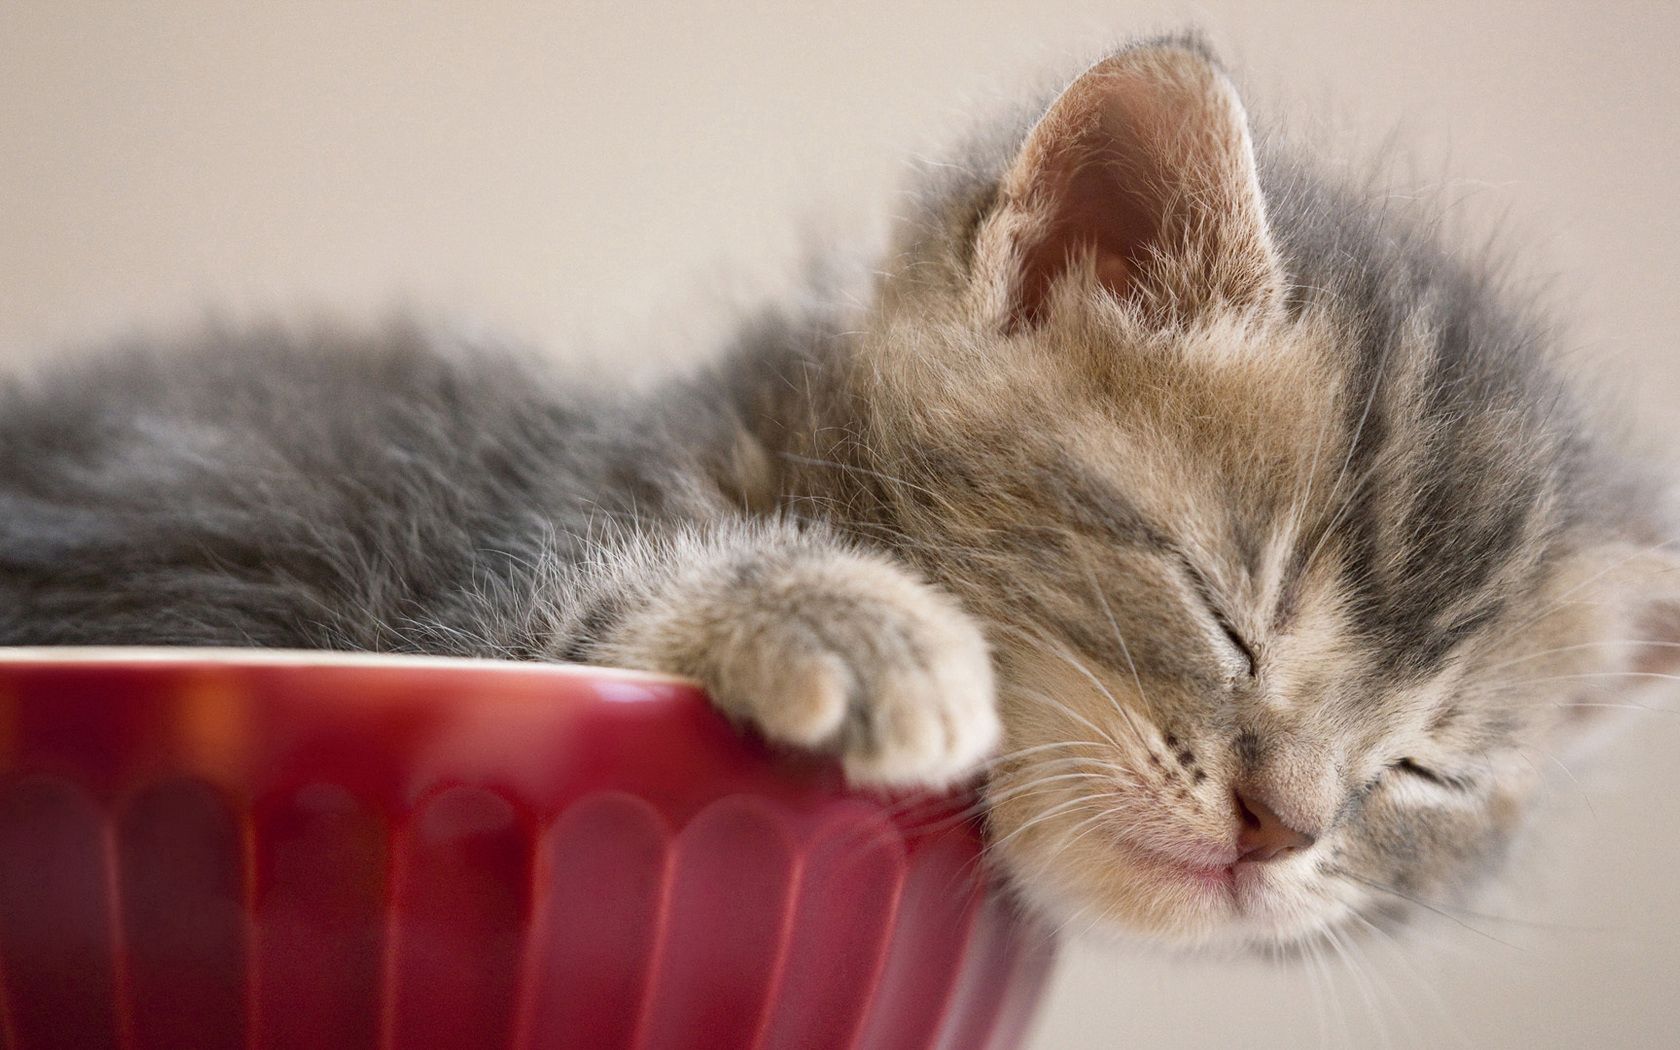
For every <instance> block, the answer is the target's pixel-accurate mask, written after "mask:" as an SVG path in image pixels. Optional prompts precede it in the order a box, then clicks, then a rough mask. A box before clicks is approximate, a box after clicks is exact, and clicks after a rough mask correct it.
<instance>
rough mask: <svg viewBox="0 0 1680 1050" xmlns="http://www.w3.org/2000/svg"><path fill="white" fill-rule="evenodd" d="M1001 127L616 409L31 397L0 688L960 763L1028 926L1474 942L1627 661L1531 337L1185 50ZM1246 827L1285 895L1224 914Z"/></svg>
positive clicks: (1516, 307) (1615, 503) (343, 396)
mask: <svg viewBox="0 0 1680 1050" xmlns="http://www.w3.org/2000/svg"><path fill="white" fill-rule="evenodd" d="M1039 113H1040V114H1041V115H1040V116H1039V117H1038V118H1037V119H1035V120H1032V121H1029V122H1024V123H1022V124H1020V125H1019V126H1017V127H1013V128H1009V127H1004V128H1000V129H998V131H997V133H996V134H994V135H993V136H991V137H990V139H989V140H988V141H990V142H991V143H993V145H990V146H982V147H976V148H975V149H974V150H973V151H972V152H971V153H970V154H969V155H968V156H966V157H964V158H962V159H961V160H960V161H959V162H958V163H955V164H952V165H948V166H944V167H942V168H941V169H939V175H938V177H937V178H934V179H931V180H929V181H928V182H927V183H926V184H925V185H924V186H923V188H922V193H921V196H920V198H919V200H920V202H921V205H920V207H919V208H918V209H917V210H916V212H915V214H914V215H912V216H911V217H910V218H909V219H908V220H906V221H905V222H904V223H903V225H902V227H901V229H900V230H899V233H898V237H897V240H896V242H895V245H894V248H893V250H892V252H891V253H890V255H889V256H888V257H887V258H886V259H885V260H884V261H883V263H882V273H881V276H880V277H879V280H878V282H877V284H876V286H875V287H874V289H873V291H872V293H870V294H869V295H868V296H866V297H865V300H866V303H865V306H864V307H862V308H861V309H860V310H859V311H858V312H857V313H856V314H852V313H842V312H840V311H838V310H837V311H835V312H832V313H829V312H822V311H817V312H812V313H804V314H798V315H792V314H771V315H767V316H765V317H764V318H761V319H760V320H758V321H756V322H754V323H752V324H749V325H747V326H745V327H744V328H743V330H742V332H741V334H740V335H739V337H738V339H737V340H736V342H735V344H734V345H733V346H731V347H729V348H728V349H727V351H726V352H725V353H724V354H723V355H721V356H720V358H719V360H718V363H717V364H716V365H715V366H714V367H712V368H710V369H708V370H707V371H705V372H704V373H703V374H701V375H698V376H694V377H688V378H682V379H674V380H671V381H670V382H669V383H667V384H665V385H664V386H663V387H661V388H659V389H658V390H656V391H654V392H652V393H651V394H649V395H647V396H631V395H629V394H626V393H621V392H615V391H612V390H610V389H602V388H595V387H591V388H584V387H582V386H579V385H577V384H576V383H574V382H572V381H568V380H567V379H566V378H565V377H563V376H560V375H556V374H555V373H554V372H553V370H552V369H551V368H548V367H544V366H542V365H539V364H536V363H533V362H529V361H525V360H523V359H520V358H518V357H516V356H512V355H508V354H506V353H501V352H496V351H493V350H487V349H484V348H476V347H470V346H462V345H457V344H455V343H452V342H450V341H448V340H447V339H445V338H444V337H442V336H439V335H436V334H429V333H426V332H422V331H419V330H413V329H399V330H393V331H388V332H385V333H382V334H380V335H377V336H370V337H367V338H360V339H358V338H351V337H345V336H342V335H335V334H320V335H316V336H299V335H295V334H288V333H285V332H282V331H268V332H257V333H243V334H237V335H235V334H226V333H218V334H215V335H212V336H210V337H207V338H205V339H203V340H202V341H200V342H199V343H198V344H197V345H195V346H192V347H173V348H166V349H160V348H151V347H124V348H120V349H119V350H117V351H115V352H111V353H107V354H104V355H100V356H98V357H97V358H94V359H92V360H89V361H85V362H80V363H73V364H68V365H66V366H64V367H62V368H60V369H57V370H55V371H54V372H52V373H51V374H50V375H48V376H47V377H46V378H44V379H41V380H38V381H36V382H34V383H31V384H19V385H17V386H16V388H15V389H13V390H12V391H11V392H10V393H9V394H8V395H7V396H6V398H5V400H4V403H3V405H0V643H5V644H13V645H19V644H32V645H37V644H53V645H63V644H93V643H99V644H108V643H123V644H141V643H144V644H166V645H256V646H291V647H309V648H330V649H365V650H381V651H396V652H425V653H441V654H460V655H489V656H500V657H510V658H516V659H537V660H573V661H588V662H595V663H606V664H617V665H625V666H631V667H642V668H651V669H657V670H662V671H670V672H676V673H681V674H687V675H692V676H695V677H698V678H699V679H701V680H702V681H703V682H705V683H706V684H707V685H708V686H709V687H710V689H711V690H712V692H713V693H714V695H715V697H716V699H717V702H718V703H719V705H720V706H721V707H723V708H724V709H725V710H726V711H728V712H730V713H731V714H733V715H735V716H736V717H738V718H740V719H741V720H742V721H744V722H747V723H750V724H751V725H752V726H754V727H755V728H756V729H757V730H758V731H760V732H762V733H764V734H765V735H767V736H768V737H770V738H772V739H774V740H777V741H781V742H784V743H787V744H790V745H797V746H801V747H811V748H819V749H826V750H831V751H833V752H835V753H836V754H838V755H839V756H840V757H841V758H842V760H843V761H844V762H845V763H846V767H847V769H848V771H849V772H850V773H851V774H852V775H853V776H854V777H855V778H858V779H860V780H863V781H868V782H885V783H894V784H922V783H945V782H949V781H950V780H952V779H954V778H957V777H959V776H962V775H964V774H965V773H968V772H970V771H972V770H975V769H977V768H980V767H981V766H982V764H983V760H984V759H986V757H987V756H988V755H992V756H994V757H993V758H992V759H991V761H990V762H987V763H984V768H985V769H986V771H987V773H988V777H987V794H988V799H989V802H990V817H989V819H990V821H991V824H992V831H993V835H994V839H995V845H996V848H995V855H996V856H997V857H998V858H999V860H1000V862H1001V864H1002V865H1003V866H1004V867H1005V868H1006V869H1007V870H1008V871H1009V872H1010V873H1011V874H1012V875H1013V876H1014V877H1015V878H1016V880H1017V881H1018V884H1019V885H1020V886H1021V888H1022V890H1023V891H1024V893H1025V894H1026V895H1027V896H1028V898H1029V899H1031V900H1032V901H1034V902H1035V903H1037V904H1038V905H1040V906H1041V907H1043V908H1045V909H1047V910H1050V911H1052V912H1055V913H1057V914H1061V915H1065V916H1074V915H1079V916H1088V917H1090V918H1091V919H1093V920H1096V921H1101V922H1106V923H1108V924H1110V925H1111V926H1114V927H1117V928H1121V929H1127V930H1131V931H1136V932H1141V933H1146V934H1149V935H1152V936H1154V937H1157V938H1159V939H1163V940H1168V941H1174V942H1180V943H1209V942H1215V941H1224V942H1237V943H1254V944H1266V945H1275V944H1279V943H1286V942H1291V941H1297V940H1300V939H1303V938H1307V937H1310V936H1313V935H1315V934H1317V933H1320V932H1322V931H1325V930H1330V929H1333V928H1335V927H1336V926H1338V925H1341V924H1344V923H1351V922H1355V921H1357V920H1356V918H1355V917H1356V916H1357V917H1360V918H1365V919H1372V918H1377V917H1389V916H1394V915H1398V914H1400V913H1401V912H1402V911H1403V907H1402V906H1403V905H1404V904H1405V902H1406V901H1407V899H1408V898H1412V897H1423V898H1429V899H1441V898H1445V897H1448V896H1450V895H1452V894H1453V893H1455V892H1458V891H1460V890H1462V889H1463V888H1464V887H1465V886H1467V885H1469V884H1470V883H1471V882H1472V881H1473V880H1474V878H1475V877H1476V876H1478V875H1480V874H1482V873H1484V872H1486V871H1487V870H1489V869H1490V868H1491V867H1492V866H1493V863H1494V861H1495V860H1496V859H1497V858H1498V856H1499V854H1500V853H1501V851H1502V848H1503V845H1504V843H1505V842H1506V841H1507V840H1508V838H1509V837H1510V836H1511V834H1512V833H1513V832H1515V831H1516V830H1517V829H1518V828H1519V826H1520V825H1521V823H1522V821H1523V818H1524V815H1525V813H1526V811H1527V809H1528V804H1529V799H1530V798H1531V796H1532V794H1533V793H1534V789H1535V786H1536V783H1535V782H1536V780H1537V778H1538V770H1539V769H1540V768H1541V766H1542V763H1541V762H1537V761H1535V760H1534V756H1536V755H1540V754H1544V753H1547V752H1549V751H1550V750H1551V749H1554V748H1558V747H1561V746H1563V744H1564V743H1565V742H1566V740H1567V739H1568V736H1569V734H1571V733H1572V732H1575V731H1576V724H1577V722H1578V721H1579V719H1578V718H1577V717H1575V716H1576V715H1577V714H1578V713H1580V712H1581V711H1583V710H1584V708H1583V707H1582V706H1581V705H1583V704H1592V703H1600V702H1603V698H1604V697H1605V696H1607V695H1609V694H1610V693H1611V692H1612V691H1614V690H1615V689H1616V688H1617V687H1619V686H1620V685H1621V684H1622V682H1623V679H1622V677H1620V676H1622V675H1624V674H1627V673H1649V672H1650V671H1652V670H1653V669H1654V667H1655V664H1654V663H1652V662H1651V661H1652V659H1653V658H1654V656H1656V655H1660V654H1661V653H1662V652H1664V651H1665V650H1664V648H1663V647H1662V646H1660V645H1645V644H1643V643H1644V642H1646V641H1656V640H1658V639H1656V638H1655V636H1654V634H1653V632H1654V631H1655V630H1656V628H1655V626H1653V625H1657V624H1662V623H1667V624H1669V625H1670V626H1672V624H1673V616H1672V609H1673V607H1674V606H1673V605H1672V602H1673V600H1674V594H1675V588H1674V582H1673V577H1672V575H1668V574H1669V573H1671V566H1670V562H1669V560H1668V559H1667V557H1666V555H1665V554H1663V553H1662V550H1663V548H1662V542H1663V541H1664V540H1665V539H1666V538H1667V536H1666V532H1665V528H1666V527H1665V525H1664V523H1662V522H1660V521H1658V520H1656V519H1655V517H1654V514H1653V513H1652V508H1654V507H1655V506H1657V505H1658V498H1657V494H1656V492H1655V490H1654V487H1653V486H1652V485H1651V484H1650V483H1649V482H1648V481H1647V480H1646V479H1645V478H1643V477H1642V476H1640V475H1639V474H1638V473H1637V472H1636V471H1634V470H1632V469H1631V468H1630V467H1628V465H1627V461H1626V459H1625V457H1623V456H1622V455H1621V454H1620V453H1618V452H1617V450H1616V449H1615V448H1614V446H1613V445H1612V444H1611V443H1609V442H1607V441H1604V440H1601V439H1600V438H1598V437H1597V435H1598V434H1599V433H1600V430H1599V428H1597V427H1596V426H1595V425H1594V424H1593V423H1591V422H1590V420H1589V419H1588V417H1587V416H1586V415H1585V414H1584V412H1583V410H1582V408H1581V407H1580V401H1579V399H1578V398H1577V397H1576V396H1575V395H1574V394H1572V393H1571V391H1570V389H1569V387H1568V385H1567V384H1566V383H1565V382H1564V380H1563V378H1562V376H1561V374H1560V372H1559V371H1558V370H1556V369H1555V368H1554V367H1553V365H1552V364H1551V363H1550V361H1549V358H1548V356H1547V348H1548V345H1549V343H1550V341H1551V333H1550V332H1549V330H1548V329H1547V327H1546V326H1544V325H1543V324H1540V323H1538V322H1537V321H1536V320H1534V319H1533V318H1532V317H1531V316H1530V314H1529V312H1528V311H1527V309H1526V308H1525V307H1524V306H1523V304H1522V303H1521V301H1520V300H1515V299H1513V298H1511V297H1510V296H1508V295H1507V294H1505V293H1503V292H1502V291H1500V290H1499V289H1498V288H1496V287H1495V286H1494V284H1493V282H1492V281H1491V280H1490V279H1489V278H1488V277H1487V276H1486V275H1485V274H1484V273H1483V272H1482V271H1480V270H1479V269H1477V268H1476V267H1475V266H1474V265H1469V264H1466V263H1464V262H1462V261H1458V260H1455V259H1454V258H1453V257H1451V256H1450V255H1449V254H1448V253H1446V252H1445V251H1443V250H1442V249H1441V248H1439V247H1438V246H1437V245H1435V244H1434V243H1433V242H1432V241H1431V239H1430V238H1429V237H1428V236H1426V235H1425V233H1424V232H1423V230H1424V227H1423V226H1421V225H1417V224H1413V223H1409V222H1407V221H1405V220H1402V219H1400V218H1398V217H1397V216H1395V215H1394V214H1393V213H1392V212H1391V211H1390V210H1389V209H1388V208H1387V207H1386V206H1385V205H1384V204H1383V203H1381V202H1375V201H1371V200H1367V199H1364V198H1362V197H1360V196H1359V195H1357V194H1355V193H1352V192H1350V191H1348V190H1345V189H1342V188H1339V187H1337V186H1334V185H1332V184H1329V183H1327V182H1325V181H1324V180H1323V179H1321V178H1319V177H1318V176H1316V175H1314V174H1313V173H1312V172H1311V170H1310V169H1309V168H1308V167H1307V166H1304V165H1302V164H1300V163H1298V162H1297V161H1296V160H1293V159H1291V158H1290V157H1289V156H1288V154H1287V153H1286V152H1285V151H1283V150H1281V149H1280V148H1278V147H1277V146H1275V145H1274V144H1270V143H1261V144H1260V146H1259V147H1258V148H1256V147H1255V146H1254V145H1253V142H1252V135H1251V132H1250V130H1249V126H1248V121H1247V118H1246V116H1245V114H1244V112H1243V109H1242V106H1241V103H1240V101H1239V100H1238V98H1237V95H1236V92H1235V91H1234V90H1233V88H1232V87H1231V85H1230V82H1229V81H1228V80H1227V79H1226V78H1225V76H1224V74H1223V73H1221V72H1220V71H1219V70H1218V68H1217V67H1216V66H1215V65H1214V63H1213V62H1212V60H1211V59H1209V58H1208V56H1207V55H1206V54H1205V53H1204V52H1203V51H1202V49H1201V48H1200V47H1199V46H1197V45H1196V44H1194V43H1191V42H1185V41H1176V40H1175V41H1157V42H1151V43H1147V44H1143V45H1139V46H1136V47H1133V48H1129V49H1126V50H1123V51H1121V52H1118V53H1117V54H1115V55H1114V56H1111V57H1110V58H1108V59H1106V60H1105V61H1104V62H1102V63H1099V64H1098V65H1097V66H1096V67H1094V68H1093V69H1091V70H1089V71H1087V72H1086V73H1085V74H1083V75H1082V76H1081V77H1079V78H1077V79H1076V80H1074V81H1073V82H1072V83H1071V84H1070V86H1069V87H1068V88H1067V90H1066V91H1065V92H1064V93H1062V94H1061V95H1060V96H1059V97H1058V98H1057V99H1056V100H1055V101H1054V102H1052V103H1051V104H1050V106H1049V107H1048V108H1047V109H1041V110H1039ZM1665 603H1669V604H1665ZM1000 742H1001V743H1000ZM1239 793H1240V795H1241V796H1242V797H1244V798H1248V799H1251V800H1263V806H1264V808H1265V809H1266V810H1267V812H1268V813H1269V814H1270V815H1271V816H1272V817H1273V818H1275V819H1276V820H1280V821H1282V822H1283V823H1284V824H1286V825H1287V826H1289V827H1290V828H1294V829H1298V830H1299V831H1301V832H1303V833H1304V834H1307V835H1309V836H1310V837H1311V838H1312V839H1314V840H1316V841H1314V842H1313V844H1312V845H1311V846H1310V847H1308V848H1305V849H1300V850H1297V851H1295V852H1293V853H1290V854H1288V855H1286V856H1283V857H1280V858H1278V859H1274V860H1269V861H1266V862H1264V863H1249V862H1245V861H1243V858H1242V851H1241V849H1240V836H1241V829H1242V827H1243V824H1244V820H1245V819H1252V814H1251V813H1250V812H1249V808H1248V807H1245V806H1243V805H1242V804H1240V803H1239V802H1238V796H1239Z"/></svg>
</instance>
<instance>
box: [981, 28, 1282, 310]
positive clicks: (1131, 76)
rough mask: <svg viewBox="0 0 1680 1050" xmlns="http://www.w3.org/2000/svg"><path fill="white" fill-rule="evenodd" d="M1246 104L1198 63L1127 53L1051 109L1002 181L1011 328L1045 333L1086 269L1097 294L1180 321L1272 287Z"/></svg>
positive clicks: (1175, 53)
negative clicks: (1059, 294)
mask: <svg viewBox="0 0 1680 1050" xmlns="http://www.w3.org/2000/svg"><path fill="white" fill-rule="evenodd" d="M1253 172H1254V164H1253V157H1252V154H1251V152H1250V147H1249V142H1248V133H1247V127H1246V120H1245V118H1244V116H1243V113H1242V107H1241V105H1240V104H1238V103H1237V102H1236V97H1235V94H1234V93H1233V92H1232V90H1231V88H1230V86H1229V85H1228V84H1227V83H1226V82H1225V80H1224V78H1223V77H1222V76H1221V75H1220V74H1219V73H1218V72H1217V70H1215V69H1214V67H1213V66H1212V65H1211V64H1210V63H1209V62H1208V60H1207V59H1206V58H1205V57H1203V56H1202V55H1200V54H1197V53H1194V52H1191V51H1188V50H1183V49H1179V48H1175V47H1163V48H1159V49H1142V50H1136V51H1128V52H1122V53H1121V54H1119V55H1116V56H1114V57H1113V58H1110V59H1108V60H1107V61H1105V62H1102V63H1100V64H1098V65H1097V66H1096V67H1094V68H1093V69H1091V70H1090V71H1088V72H1087V73H1085V75H1083V76H1081V77H1080V78H1079V79H1078V80H1076V81H1075V82H1074V83H1073V85H1072V86H1070V87H1069V88H1068V90H1067V91H1066V92H1065V93H1063V95H1062V96H1061V98H1059V99H1057V100H1056V102H1055V104H1054V105H1053V106H1051V108H1050V112H1049V113H1047V114H1046V115H1045V117H1044V119H1043V120H1041V121H1040V122H1039V124H1038V126H1037V127H1036V128H1034V129H1033V131H1032V133H1031V135H1029V136H1028V139H1027V142H1026V144H1025V146H1024V147H1023V148H1022V151H1021V156H1020V157H1019V159H1018V160H1017V161H1016V164H1015V167H1014V169H1013V170H1012V171H1011V173H1010V175H1009V177H1008V179H1007V181H1006V192H1007V194H1008V198H1009V202H1010V203H1009V206H1010V207H1011V208H1013V209H1015V210H1016V212H1017V213H1018V214H1019V215H1020V217H1021V219H1022V222H1021V223H1020V224H1019V225H1018V226H1017V227H1016V229H1017V231H1018V232H1017V233H1016V234H1015V236H1016V238H1017V240H1016V243H1015V246H1014V247H1015V252H1014V263H1015V266H1016V271H1015V273H1014V275H1013V280H1012V282H1011V293H1010V302H1009V308H1008V312H1007V314H1006V316H1005V319H1004V325H1005V328H1006V329H1007V330H1011V331H1013V330H1016V329H1019V328H1022V327H1031V326H1034V325H1037V324H1039V323H1041V322H1042V321H1043V320H1044V317H1045V314H1046V312H1047V311H1048V309H1049V306H1050V301H1051V298H1052V293H1053V290H1054V288H1055V286H1056V283H1057V281H1058V280H1060V279H1061V278H1062V277H1064V276H1065V275H1066V274H1067V273H1068V271H1069V270H1070V269H1073V268H1074V267H1076V266H1078V265H1082V264H1083V263H1084V261H1085V260H1089V261H1090V265H1092V266H1093V267H1094V272H1095V276H1096V280H1097V281H1098V283H1099V285H1100V286H1101V287H1102V288H1104V289H1106V290H1108V291H1109V292H1111V293H1113V294H1114V295H1116V296H1118V297H1120V298H1122V299H1126V300H1129V301H1131V302H1133V303H1135V304H1137V305H1139V306H1141V307H1142V308H1143V309H1144V310H1145V312H1146V313H1149V314H1158V315H1159V317H1158V319H1159V320H1160V321H1161V322H1162V323H1170V322H1172V321H1174V320H1182V319H1184V318H1185V317H1187V316H1189V315H1190V314H1192V313H1194V312H1195V311H1197V310H1199V309H1202V308H1205V307H1207V306H1209V305H1212V304H1226V305H1232V306H1239V307H1248V306H1254V305H1257V304H1263V303H1265V302H1267V301H1268V300H1269V299H1270V297H1272V296H1273V295H1274V293H1275V292H1276V290H1277V289H1278V288H1279V287H1280V285H1281V278H1280V276H1279V274H1278V271H1277V267H1276V260H1275V258H1274V257H1273V255H1272V251H1271V247H1270V237H1269V235H1268V234H1267V232H1266V229H1265V218H1264V214H1265V209H1264V206H1263V205H1262V204H1261V202H1260V199H1259V191H1258V187H1257V186H1256V185H1255V184H1254V178H1253Z"/></svg>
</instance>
